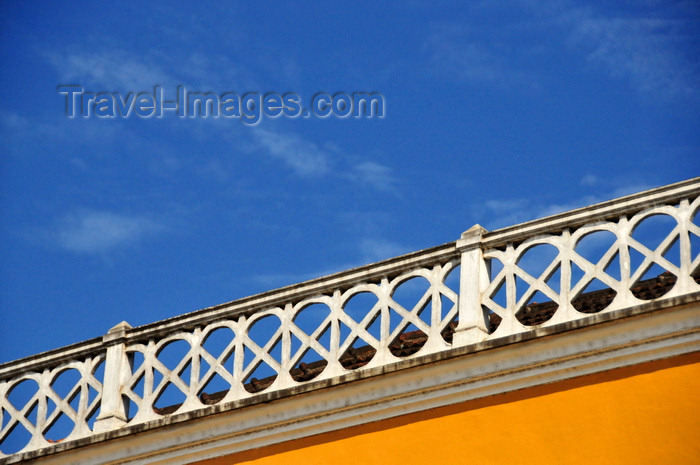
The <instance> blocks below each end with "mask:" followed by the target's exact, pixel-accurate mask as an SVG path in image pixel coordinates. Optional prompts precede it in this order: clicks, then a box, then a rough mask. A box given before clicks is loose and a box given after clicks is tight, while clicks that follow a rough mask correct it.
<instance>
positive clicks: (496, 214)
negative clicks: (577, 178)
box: [477, 177, 653, 229]
mask: <svg viewBox="0 0 700 465" xmlns="http://www.w3.org/2000/svg"><path fill="white" fill-rule="evenodd" d="M583 179H584V180H585V179H586V177H584V178H583ZM596 182H598V183H599V184H600V181H596ZM652 187H653V186H650V185H648V184H641V183H640V184H627V185H621V186H619V187H616V188H613V189H611V190H610V191H608V192H607V193H604V194H595V195H584V196H581V197H579V198H577V199H574V200H571V201H568V202H563V203H557V202H555V203H543V202H541V201H538V200H536V199H529V198H520V199H506V200H500V199H499V200H489V201H486V202H484V204H483V207H484V208H483V210H482V211H480V212H477V213H478V216H483V217H484V218H485V219H484V225H485V226H487V227H489V228H491V229H496V228H503V227H507V226H511V225H515V224H519V223H522V222H525V221H530V220H534V219H537V218H544V217H546V216H550V215H555V214H557V213H563V212H567V211H569V210H574V209H577V208H581V207H585V206H587V205H593V204H596V203H600V202H604V201H606V200H611V199H615V198H618V197H624V196H625V195H629V194H633V193H635V192H642V191H645V190H647V189H650V188H652Z"/></svg>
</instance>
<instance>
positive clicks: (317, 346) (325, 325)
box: [289, 304, 333, 366]
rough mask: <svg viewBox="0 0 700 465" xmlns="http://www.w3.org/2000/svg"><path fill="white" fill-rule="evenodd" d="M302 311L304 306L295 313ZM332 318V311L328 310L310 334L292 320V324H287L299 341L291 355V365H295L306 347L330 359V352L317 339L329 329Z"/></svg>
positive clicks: (327, 359)
mask: <svg viewBox="0 0 700 465" xmlns="http://www.w3.org/2000/svg"><path fill="white" fill-rule="evenodd" d="M324 305H325V304H324ZM305 308H306V307H305ZM329 310H330V309H329ZM302 311H304V308H302V309H301V310H299V311H298V312H297V315H299V313H301V312H302ZM332 320H333V315H332V312H330V311H329V312H328V315H327V316H326V318H324V319H323V321H322V322H321V323H320V324H319V325H318V327H317V328H316V329H315V330H314V331H313V333H311V334H306V332H305V331H304V330H303V329H301V328H299V327H298V326H297V325H296V324H295V323H294V321H292V324H291V325H290V326H289V330H290V333H291V334H294V335H295V336H296V337H297V338H298V339H299V340H300V341H301V345H300V346H299V348H298V349H297V351H296V352H295V353H294V354H292V356H291V363H290V365H291V366H294V365H296V364H297V362H298V361H299V360H300V359H301V358H302V357H303V356H304V354H305V353H306V351H307V350H308V349H313V350H315V351H316V353H318V354H319V355H320V356H321V357H322V358H323V359H324V360H326V361H329V360H330V359H331V353H330V352H329V351H328V350H327V349H326V348H325V347H323V344H321V343H320V342H319V339H320V338H321V336H322V335H323V334H324V333H325V332H326V331H327V330H329V328H330V326H331V322H332Z"/></svg>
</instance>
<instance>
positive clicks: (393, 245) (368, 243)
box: [359, 238, 410, 263]
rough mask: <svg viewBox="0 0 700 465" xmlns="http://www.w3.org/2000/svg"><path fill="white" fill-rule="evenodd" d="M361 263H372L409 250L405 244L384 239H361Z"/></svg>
mask: <svg viewBox="0 0 700 465" xmlns="http://www.w3.org/2000/svg"><path fill="white" fill-rule="evenodd" d="M359 250H360V255H361V257H362V262H363V263H372V262H377V261H380V260H386V259H387V258H391V257H396V256H397V255H403V254H405V253H407V252H410V249H408V248H407V247H406V246H404V245H401V244H399V243H398V242H395V241H389V240H384V239H369V238H366V239H363V240H362V241H360V245H359Z"/></svg>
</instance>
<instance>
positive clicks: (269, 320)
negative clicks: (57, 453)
mask: <svg viewBox="0 0 700 465" xmlns="http://www.w3.org/2000/svg"><path fill="white" fill-rule="evenodd" d="M699 192H700V179H694V180H690V181H685V182H683V183H678V184H675V185H670V186H665V187H662V188H658V189H654V190H651V191H647V192H644V193H640V194H636V195H633V196H628V197H625V198H622V199H618V200H614V201H610V202H605V203H603V204H599V205H595V206H592V207H587V208H584V209H579V210H574V211H572V212H567V213H563V214H559V215H555V216H552V217H548V218H544V219H540V220H535V221H532V222H529V223H524V224H522V225H517V226H513V227H510V228H504V229H502V230H498V231H493V232H488V231H486V230H484V229H483V228H481V227H480V226H478V225H477V226H475V227H473V228H471V229H470V230H468V231H467V232H465V233H464V234H463V236H462V238H461V239H460V240H458V241H456V242H453V243H449V244H445V245H443V246H438V247H435V248H432V249H428V250H425V251H420V252H415V253H412V254H409V255H405V256H402V257H396V258H394V259H390V260H386V261H384V262H380V263H377V264H373V265H368V266H365V267H361V268H357V269H353V270H348V271H345V272H341V273H337V274H335V275H331V276H328V277H324V278H318V279H315V280H312V281H308V282H306V283H302V284H298V285H295V286H289V287H287V288H283V289H279V290H277V291H271V292H268V293H265V294H260V295H258V296H253V297H249V298H246V299H241V300H239V301H234V302H231V303H229V304H223V305H221V306H218V307H213V308H210V309H204V310H200V311H198V312H193V313H190V314H186V315H182V316H181V317H176V318H172V319H170V320H165V321H163V322H159V323H154V324H150V325H146V326H143V327H139V328H131V327H130V326H129V325H128V324H126V323H121V324H120V325H117V326H115V327H114V328H113V329H112V330H110V332H109V333H107V335H105V336H104V337H103V338H102V339H101V340H93V341H87V342H85V343H82V344H76V345H74V346H70V347H68V348H65V349H58V350H56V351H52V352H49V353H46V354H40V355H38V356H36V357H28V358H26V359H23V360H18V361H16V362H10V363H6V364H3V365H0V420H1V425H2V426H1V429H0V449H1V450H2V452H3V454H2V455H0V457H2V456H6V455H7V454H13V453H18V452H26V451H32V450H36V449H40V448H44V447H51V446H52V445H53V444H55V443H56V442H68V441H72V440H76V439H81V438H85V437H89V436H91V435H96V434H100V433H105V432H109V431H112V430H115V429H119V428H123V427H128V426H131V425H137V424H143V423H145V422H150V421H154V420H159V419H161V418H163V417H166V416H168V415H173V414H182V413H186V412H192V411H197V410H202V409H207V408H210V406H212V405H214V404H226V403H228V402H231V401H240V400H243V399H248V398H255V397H256V396H264V395H266V394H267V393H270V392H276V391H281V390H291V391H289V392H292V391H293V389H294V388H295V387H297V386H300V385H303V384H305V383H310V382H316V381H320V380H327V379H331V378H336V377H340V376H343V375H347V374H349V373H356V372H362V371H367V370H373V369H376V368H377V367H382V366H386V365H389V364H394V363H398V362H401V361H403V360H407V359H412V358H419V357H423V356H426V355H429V354H434V353H438V352H443V351H447V350H450V349H452V348H455V347H463V346H468V345H471V344H475V343H479V342H482V341H485V340H490V339H498V338H503V337H508V336H512V335H514V334H518V333H523V332H527V331H532V330H533V329H536V328H540V327H545V326H553V325H558V324H563V323H567V322H571V321H575V320H580V319H584V318H587V317H589V316H590V314H591V313H601V312H614V311H616V310H620V309H625V308H630V307H634V306H638V305H642V304H644V303H646V302H649V301H651V300H659V299H671V298H674V297H678V296H682V295H687V294H691V293H695V292H698V291H700V285H699V284H698V282H697V281H698V277H699V275H700V271H699V270H700V254H699V251H700V227H699V226H698V218H697V216H698V210H699V209H700V198H698V193H699ZM17 444H19V445H17ZM6 445H7V447H8V448H6V447H5V446H6ZM13 447H14V450H12V448H13Z"/></svg>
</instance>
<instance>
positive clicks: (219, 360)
mask: <svg viewBox="0 0 700 465" xmlns="http://www.w3.org/2000/svg"><path fill="white" fill-rule="evenodd" d="M220 328H229V327H228V326H217V327H214V328H209V329H210V331H209V334H211V333H212V332H214V331H216V330H217V329H220ZM229 329H230V328H229ZM232 331H233V330H232ZM233 334H234V336H233V338H231V342H229V343H228V345H227V346H226V347H225V348H224V349H223V350H222V351H221V354H220V355H219V356H218V357H216V358H215V357H214V356H213V355H211V353H209V352H208V351H207V350H206V349H205V348H204V345H202V346H200V347H199V348H198V349H197V350H196V352H198V354H199V356H200V357H201V358H202V359H203V360H205V361H206V362H207V363H208V364H209V368H208V369H207V371H206V373H205V374H204V375H203V376H202V375H201V371H200V377H199V382H198V383H197V389H196V391H197V393H198V394H199V393H201V391H202V390H203V389H204V388H205V387H206V385H207V383H208V382H209V381H211V379H212V378H213V377H214V376H216V375H217V374H218V375H219V376H221V377H222V378H223V379H224V380H225V381H227V382H228V383H229V384H230V385H231V386H233V383H234V379H233V369H231V371H228V370H227V369H226V367H225V366H224V362H225V361H226V360H227V359H228V358H229V357H231V355H232V354H233V352H234V350H235V348H236V336H235V332H234V333H233ZM205 338H206V336H205ZM195 356H196V355H195ZM200 370H201V364H200Z"/></svg>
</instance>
